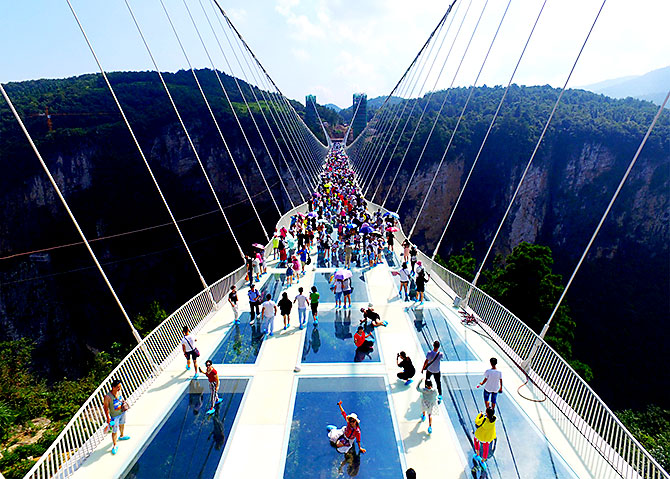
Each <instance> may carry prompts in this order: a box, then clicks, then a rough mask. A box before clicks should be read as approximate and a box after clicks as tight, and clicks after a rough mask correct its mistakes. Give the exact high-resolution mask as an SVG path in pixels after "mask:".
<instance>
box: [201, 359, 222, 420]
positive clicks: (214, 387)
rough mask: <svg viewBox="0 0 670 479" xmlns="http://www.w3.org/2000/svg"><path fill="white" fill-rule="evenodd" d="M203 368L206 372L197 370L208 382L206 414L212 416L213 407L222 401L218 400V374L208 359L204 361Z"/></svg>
mask: <svg viewBox="0 0 670 479" xmlns="http://www.w3.org/2000/svg"><path fill="white" fill-rule="evenodd" d="M205 366H206V367H207V370H205V371H203V370H202V368H199V369H200V372H201V373H203V374H204V375H205V376H207V380H208V381H209V394H210V396H209V397H210V407H209V411H207V414H214V412H215V409H214V407H215V406H216V405H217V404H219V403H220V402H221V401H223V399H221V398H219V373H217V372H216V369H214V368H213V367H212V361H211V360H210V359H208V360H207V361H205Z"/></svg>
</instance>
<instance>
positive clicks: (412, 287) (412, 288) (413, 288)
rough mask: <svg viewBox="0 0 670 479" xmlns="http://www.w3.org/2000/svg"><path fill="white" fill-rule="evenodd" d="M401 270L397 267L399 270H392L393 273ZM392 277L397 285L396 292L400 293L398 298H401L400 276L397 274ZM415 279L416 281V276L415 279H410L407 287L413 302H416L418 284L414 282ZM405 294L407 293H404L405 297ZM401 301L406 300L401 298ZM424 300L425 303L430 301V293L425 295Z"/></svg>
mask: <svg viewBox="0 0 670 479" xmlns="http://www.w3.org/2000/svg"><path fill="white" fill-rule="evenodd" d="M408 267H409V266H408ZM399 268H400V267H397V268H394V269H393V268H392V269H391V271H397V270H398V269H399ZM391 277H392V278H393V282H394V283H395V287H396V290H397V291H398V297H400V276H398V275H397V274H391ZM415 279H416V276H414V277H413V278H410V281H409V284H408V285H407V287H408V289H409V299H410V300H411V301H416V282H415V281H414V280H415ZM404 294H405V293H404V292H403V296H404ZM400 299H405V298H403V297H401V298H400ZM423 300H424V301H425V302H428V301H430V295H429V294H428V293H424V294H423Z"/></svg>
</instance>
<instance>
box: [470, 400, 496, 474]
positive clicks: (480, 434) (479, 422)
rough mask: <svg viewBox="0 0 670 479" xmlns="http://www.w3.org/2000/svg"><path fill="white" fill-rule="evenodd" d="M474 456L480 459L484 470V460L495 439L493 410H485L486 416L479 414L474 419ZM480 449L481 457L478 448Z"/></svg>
mask: <svg viewBox="0 0 670 479" xmlns="http://www.w3.org/2000/svg"><path fill="white" fill-rule="evenodd" d="M475 426H476V429H475V438H474V442H475V456H477V458H480V457H481V459H482V461H481V462H480V464H481V465H482V467H483V468H484V469H486V460H487V459H488V457H489V446H490V445H491V443H492V442H493V441H494V440H495V438H496V416H495V411H494V410H493V408H490V407H489V408H486V414H484V413H483V412H480V413H479V414H478V415H477V417H476V418H475ZM480 445H481V448H482V453H481V455H480V454H479V448H480Z"/></svg>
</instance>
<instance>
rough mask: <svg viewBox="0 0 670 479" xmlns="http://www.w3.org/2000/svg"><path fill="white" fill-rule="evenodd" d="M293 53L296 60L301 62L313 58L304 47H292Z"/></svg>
mask: <svg viewBox="0 0 670 479" xmlns="http://www.w3.org/2000/svg"><path fill="white" fill-rule="evenodd" d="M291 53H292V54H293V56H294V57H295V58H296V60H299V61H301V62H306V61H308V60H309V59H310V58H311V55H310V54H309V53H307V51H306V50H304V49H302V48H291Z"/></svg>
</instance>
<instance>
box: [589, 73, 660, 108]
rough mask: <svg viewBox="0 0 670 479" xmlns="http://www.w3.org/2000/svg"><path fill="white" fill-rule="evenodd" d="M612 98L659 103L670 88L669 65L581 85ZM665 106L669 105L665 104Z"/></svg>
mask: <svg viewBox="0 0 670 479" xmlns="http://www.w3.org/2000/svg"><path fill="white" fill-rule="evenodd" d="M581 88H583V89H584V90H588V91H592V92H594V93H602V94H603V95H607V96H609V97H612V98H627V97H629V96H630V97H633V98H637V99H639V100H648V101H651V102H654V103H656V104H657V105H661V104H662V103H663V99H664V98H665V96H666V95H667V94H668V89H670V66H667V67H664V68H659V69H658V70H653V71H650V72H649V73H645V74H644V75H637V76H625V77H621V78H614V79H610V80H604V81H601V82H598V83H593V84H591V85H586V86H583V87H581ZM666 107H667V108H670V106H668V105H666Z"/></svg>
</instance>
